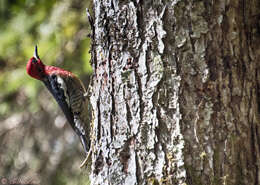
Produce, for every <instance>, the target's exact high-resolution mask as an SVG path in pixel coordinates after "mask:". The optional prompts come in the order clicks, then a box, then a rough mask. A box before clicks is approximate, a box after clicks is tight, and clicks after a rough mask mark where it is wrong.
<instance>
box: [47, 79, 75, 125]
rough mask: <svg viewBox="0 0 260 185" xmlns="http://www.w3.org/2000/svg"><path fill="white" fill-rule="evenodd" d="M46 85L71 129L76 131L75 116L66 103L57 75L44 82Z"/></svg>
mask: <svg viewBox="0 0 260 185" xmlns="http://www.w3.org/2000/svg"><path fill="white" fill-rule="evenodd" d="M44 84H45V86H46V87H47V88H48V90H49V91H50V92H51V94H52V95H53V96H54V98H55V100H56V101H57V103H58V104H59V106H60V108H61V110H62V111H63V113H64V114H65V116H66V118H67V120H68V122H69V123H70V125H71V127H72V128H73V129H74V130H75V123H74V116H73V113H72V111H71V109H70V107H69V105H68V103H67V101H66V96H65V92H64V90H63V89H62V88H61V87H60V84H59V83H58V81H57V76H56V75H55V74H52V75H50V76H49V77H47V78H46V79H45V80H44Z"/></svg>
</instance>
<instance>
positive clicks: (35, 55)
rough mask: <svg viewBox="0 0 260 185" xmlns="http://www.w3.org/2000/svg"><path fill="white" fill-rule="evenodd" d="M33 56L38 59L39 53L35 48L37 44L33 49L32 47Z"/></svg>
mask: <svg viewBox="0 0 260 185" xmlns="http://www.w3.org/2000/svg"><path fill="white" fill-rule="evenodd" d="M33 56H34V58H36V59H37V60H39V59H40V57H39V55H38V50H37V45H36V46H35V49H34V54H33Z"/></svg>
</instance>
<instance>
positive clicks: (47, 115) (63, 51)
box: [0, 0, 92, 185]
mask: <svg viewBox="0 0 260 185" xmlns="http://www.w3.org/2000/svg"><path fill="white" fill-rule="evenodd" d="M89 6H90V0H85V1H81V0H63V1H56V0H48V1H45V0H12V1H10V0H1V1H0V25H1V26H0V148H1V149H0V179H1V178H3V177H6V178H8V179H13V178H19V179H21V180H26V178H30V179H32V180H35V181H37V182H39V184H53V185H63V184H86V183H85V182H86V181H88V179H86V175H85V173H86V171H84V170H80V169H79V165H80V163H81V161H82V160H83V159H84V152H83V150H82V147H81V145H80V142H79V140H78V138H77V136H75V135H74V133H73V131H72V130H71V128H70V127H69V125H68V124H67V123H66V120H65V118H64V116H63V114H62V112H61V111H60V109H59V108H58V106H57V104H56V102H55V101H54V99H53V98H52V97H51V95H50V94H49V92H47V90H46V89H45V87H44V86H43V84H42V83H40V82H39V81H36V80H34V79H32V78H30V77H29V76H28V75H27V74H26V63H27V61H28V60H29V58H30V57H32V55H33V52H34V47H35V45H36V44H37V45H38V52H39V55H40V58H41V59H42V61H43V62H44V63H45V64H47V65H55V66H59V67H62V68H64V69H66V70H69V71H72V72H73V73H75V74H77V75H78V76H79V77H80V78H81V79H82V80H83V82H84V83H85V85H87V84H88V79H89V75H90V74H91V72H92V70H91V66H90V64H89V61H90V54H89V52H88V51H89V47H90V39H89V38H87V34H88V33H90V27H89V23H88V21H87V17H86V14H85V9H86V8H87V7H88V8H89ZM83 182H84V183H83Z"/></svg>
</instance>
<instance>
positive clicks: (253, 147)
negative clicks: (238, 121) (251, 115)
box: [250, 121, 258, 185]
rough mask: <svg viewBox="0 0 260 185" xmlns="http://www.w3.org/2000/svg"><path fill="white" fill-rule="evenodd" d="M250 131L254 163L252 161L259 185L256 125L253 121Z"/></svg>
mask: <svg viewBox="0 0 260 185" xmlns="http://www.w3.org/2000/svg"><path fill="white" fill-rule="evenodd" d="M250 127H251V128H250V129H251V141H250V142H251V156H252V161H251V163H252V164H251V165H252V166H253V167H254V168H255V174H254V175H255V183H254V184H255V185H257V184H258V183H257V181H258V178H257V177H258V171H257V159H256V149H255V146H256V145H255V135H254V134H255V129H254V123H253V122H252V121H250Z"/></svg>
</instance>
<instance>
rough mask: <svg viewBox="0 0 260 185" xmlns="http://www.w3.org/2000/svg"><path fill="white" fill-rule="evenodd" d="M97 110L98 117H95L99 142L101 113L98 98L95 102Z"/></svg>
mask: <svg viewBox="0 0 260 185" xmlns="http://www.w3.org/2000/svg"><path fill="white" fill-rule="evenodd" d="M97 109H98V111H97V112H98V113H97V114H98V115H96V116H97V117H98V123H97V124H98V125H97V141H99V140H100V131H101V111H100V98H98V100H97Z"/></svg>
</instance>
